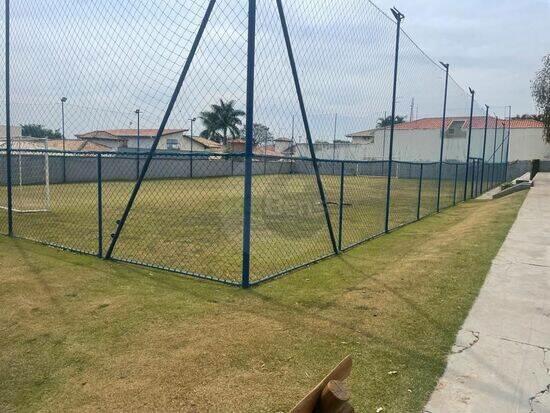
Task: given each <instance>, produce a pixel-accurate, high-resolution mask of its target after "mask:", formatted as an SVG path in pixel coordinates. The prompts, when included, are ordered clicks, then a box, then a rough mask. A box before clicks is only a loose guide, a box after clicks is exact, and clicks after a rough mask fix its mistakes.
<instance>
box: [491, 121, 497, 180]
mask: <svg viewBox="0 0 550 413" xmlns="http://www.w3.org/2000/svg"><path fill="white" fill-rule="evenodd" d="M497 134H498V116H495V138H494V141H493V167H492V168H491V189H492V188H494V187H495V161H496V158H497Z"/></svg>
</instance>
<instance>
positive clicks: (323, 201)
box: [277, 0, 339, 254]
mask: <svg viewBox="0 0 550 413" xmlns="http://www.w3.org/2000/svg"><path fill="white" fill-rule="evenodd" d="M277 10H278V12H279V19H280V21H281V26H282V30H283V37H284V39H285V45H286V50H287V53H288V60H289V62H290V68H291V71H292V78H293V80H294V87H295V89H296V95H297V97H298V104H299V106H300V112H301V115H302V121H303V123H304V130H305V133H306V139H307V143H308V147H309V152H310V155H311V161H312V163H313V170H314V171H315V180H316V182H317V188H318V190H319V196H320V198H321V204H322V206H323V211H324V214H325V221H326V224H327V229H328V233H329V237H330V242H331V246H332V249H333V251H334V253H335V254H338V252H339V251H338V245H337V243H336V237H335V236H334V230H333V229H332V223H331V221H330V214H329V210H328V205H327V201H326V196H325V190H324V188H323V181H322V180H321V175H320V172H319V165H318V163H317V156H316V155H315V147H314V145H313V139H312V138H311V130H310V128H309V121H308V117H307V112H306V107H305V104H304V98H303V95H302V88H301V86H300V80H299V78H298V70H297V68H296V62H295V60H294V52H293V51H292V44H291V43H290V35H289V33H288V27H287V24H286V17H285V12H284V9H283V3H282V0H277Z"/></svg>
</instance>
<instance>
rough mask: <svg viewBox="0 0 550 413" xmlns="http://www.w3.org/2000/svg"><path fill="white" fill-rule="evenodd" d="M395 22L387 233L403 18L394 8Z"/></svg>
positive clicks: (387, 218) (387, 216) (385, 224)
mask: <svg viewBox="0 0 550 413" xmlns="http://www.w3.org/2000/svg"><path fill="white" fill-rule="evenodd" d="M391 12H392V14H393V16H394V17H395V20H396V21H397V33H396V36H395V56H394V58H395V60H394V65H393V91H392V102H391V123H390V147H389V155H388V181H387V185H386V218H385V223H384V231H385V232H388V231H389V229H390V201H391V173H392V163H393V135H394V130H395V106H396V100H397V73H398V70H397V69H398V64H399V39H400V35H401V21H402V20H403V19H404V18H405V15H404V14H402V13H401V12H400V11H399V10H397V9H396V8H395V7H394V8H392V9H391Z"/></svg>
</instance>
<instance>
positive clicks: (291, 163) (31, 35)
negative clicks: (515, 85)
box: [0, 0, 529, 287]
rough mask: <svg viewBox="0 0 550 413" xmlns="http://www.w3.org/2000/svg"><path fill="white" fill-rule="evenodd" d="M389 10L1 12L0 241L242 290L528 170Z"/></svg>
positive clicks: (496, 115)
mask: <svg viewBox="0 0 550 413" xmlns="http://www.w3.org/2000/svg"><path fill="white" fill-rule="evenodd" d="M10 6H11V9H10ZM392 14H393V16H391V17H390V15H387V14H385V13H384V12H382V11H381V10H380V9H378V8H377V7H376V6H375V5H374V4H372V3H369V2H367V3H365V2H364V1H362V0H352V1H349V0H348V1H343V0H337V1H331V2H329V1H322V2H321V3H319V2H312V1H310V0H300V1H294V2H283V1H282V0H257V1H254V0H249V1H246V0H217V1H215V0H209V1H207V2H198V1H194V0H181V1H156V0H155V1H147V2H145V1H132V2H111V1H100V2H76V1H75V2H64V3H63V4H62V5H61V4H60V3H58V2H53V1H44V2H42V1H41V2H36V1H31V0H12V1H11V5H10V2H9V1H8V2H6V9H5V13H4V16H5V23H6V25H5V30H4V32H3V34H4V36H5V38H6V43H5V49H4V53H2V58H3V59H4V62H3V63H4V64H3V66H4V68H5V74H6V76H5V87H4V88H2V91H3V92H4V96H3V100H4V101H5V103H6V104H5V105H4V107H3V109H2V111H3V113H2V117H3V118H5V119H6V127H4V128H3V130H4V131H5V134H4V135H5V136H4V137H0V185H1V186H2V188H1V191H0V192H1V195H0V232H2V233H4V234H8V235H11V236H16V237H21V238H26V239H31V240H35V241H38V242H41V243H45V244H48V245H52V246H56V247H60V248H66V249H69V250H73V251H78V252H82V253H87V254H93V255H97V256H99V257H102V258H107V259H116V260H120V261H126V262H131V263H137V264H141V265H147V266H152V267H157V268H162V269H167V270H170V271H173V272H176V273H181V274H188V275H193V276H197V277H201V278H208V279H213V280H216V281H221V282H224V283H229V284H235V285H242V286H244V287H247V286H250V285H254V284H256V283H259V282H262V281H265V280H267V279H270V278H273V277H276V276H278V275H280V274H283V273H286V272H288V271H290V270H292V269H295V268H299V267H302V266H305V265H308V264H310V263H313V262H315V261H317V260H319V259H322V258H324V257H327V256H331V255H334V254H338V253H340V252H343V251H345V250H346V249H348V248H351V247H353V246H355V245H357V244H359V243H361V242H364V241H366V240H368V239H371V238H373V237H376V236H379V235H381V234H384V233H386V232H388V231H391V230H393V229H396V228H398V227H400V226H402V225H406V224H408V223H411V222H414V221H416V220H419V219H421V218H423V217H425V216H428V215H430V214H433V213H436V212H439V211H440V210H441V209H443V208H447V207H450V206H453V205H455V204H457V203H459V202H462V201H465V200H467V199H471V198H474V197H476V196H478V195H479V194H481V193H483V192H485V191H487V190H489V189H491V188H494V187H495V186H497V185H499V184H500V183H502V182H504V181H505V180H507V179H509V178H510V177H511V176H518V175H521V174H522V173H524V172H526V171H527V170H528V169H529V164H528V162H519V163H518V162H516V163H514V164H510V165H509V164H508V162H507V160H508V151H509V141H510V131H511V128H510V110H509V109H508V108H504V107H491V108H489V107H481V106H480V105H478V103H477V102H476V101H475V99H474V94H475V92H474V91H472V90H470V91H465V90H464V89H462V88H461V87H460V86H459V85H458V84H457V83H456V82H455V81H454V79H453V78H452V77H451V76H449V66H448V65H447V64H440V63H436V62H435V61H434V60H432V59H431V58H430V57H429V56H427V55H426V54H425V53H424V52H423V51H422V50H421V49H420V48H419V47H418V46H417V45H416V44H415V43H414V41H413V40H412V39H411V38H410V37H409V36H408V35H407V34H406V33H405V32H404V31H403V30H402V28H401V24H402V20H403V17H404V16H403V15H402V14H401V13H399V12H398V11H397V10H395V9H393V10H392ZM29 137H31V138H34V139H40V140H41V142H42V141H45V142H46V143H47V146H45V147H37V146H36V145H29V144H24V142H27V141H29V139H25V138H29ZM15 142H18V145H16V144H15Z"/></svg>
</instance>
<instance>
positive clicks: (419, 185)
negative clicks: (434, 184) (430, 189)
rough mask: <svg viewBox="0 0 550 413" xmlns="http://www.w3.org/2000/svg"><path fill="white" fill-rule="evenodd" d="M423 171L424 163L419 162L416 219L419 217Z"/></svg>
mask: <svg viewBox="0 0 550 413" xmlns="http://www.w3.org/2000/svg"><path fill="white" fill-rule="evenodd" d="M423 173H424V164H423V163H421V164H420V179H419V181H418V202H417V204H416V219H417V220H419V219H420V203H421V202H422V175H423Z"/></svg>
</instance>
